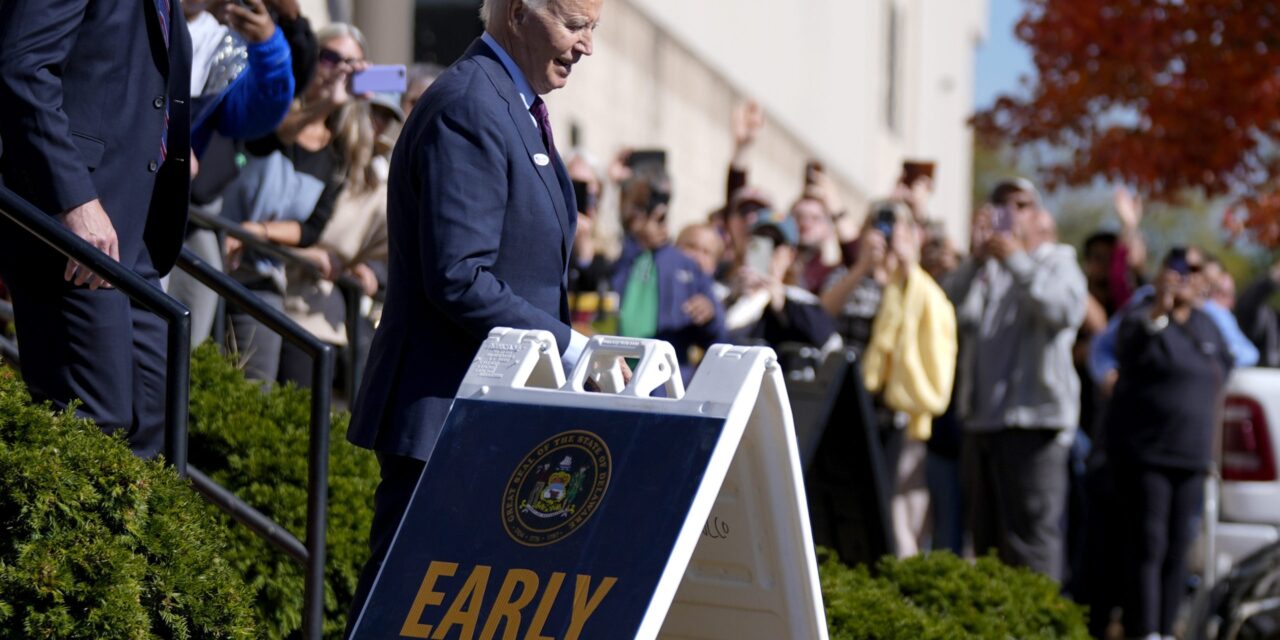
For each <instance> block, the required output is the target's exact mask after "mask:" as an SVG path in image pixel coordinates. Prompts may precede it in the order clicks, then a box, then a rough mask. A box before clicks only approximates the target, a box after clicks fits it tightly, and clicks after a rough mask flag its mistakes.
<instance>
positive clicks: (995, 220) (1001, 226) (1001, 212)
mask: <svg viewBox="0 0 1280 640" xmlns="http://www.w3.org/2000/svg"><path fill="white" fill-rule="evenodd" d="M991 228H992V230H994V231H995V232H996V233H1009V232H1011V231H1013V212H1011V211H1009V207H1007V206H1004V205H1000V206H997V207H995V211H993V212H992V213H991Z"/></svg>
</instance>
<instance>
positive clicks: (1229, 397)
mask: <svg viewBox="0 0 1280 640" xmlns="http://www.w3.org/2000/svg"><path fill="white" fill-rule="evenodd" d="M1219 434H1220V435H1219V442H1218V447H1219V449H1218V454H1217V456H1218V457H1217V462H1218V470H1219V474H1220V481H1219V482H1216V483H1211V485H1210V490H1209V492H1208V496H1207V498H1208V500H1207V504H1206V507H1207V509H1206V513H1205V515H1206V521H1205V523H1204V524H1205V526H1204V533H1205V535H1203V536H1202V537H1201V545H1200V548H1199V549H1198V551H1199V553H1197V554H1195V555H1196V556H1197V557H1196V558H1195V559H1194V561H1193V562H1194V563H1195V564H1198V565H1201V566H1200V567H1198V568H1199V569H1201V570H1206V571H1204V575H1205V577H1206V578H1208V579H1209V581H1211V582H1212V581H1213V579H1214V576H1223V575H1226V573H1227V572H1228V571H1229V570H1230V569H1231V567H1233V566H1234V565H1235V564H1236V563H1237V562H1239V561H1240V560H1241V559H1243V558H1244V557H1245V556H1247V555H1249V554H1250V553H1252V552H1254V551H1256V550H1257V549H1260V548H1262V547H1264V546H1266V545H1268V544H1272V543H1275V542H1276V541H1277V540H1280V464H1278V463H1280V369H1260V368H1251V369H1238V370H1236V371H1235V372H1234V373H1233V374H1232V375H1231V378H1230V379H1229V380H1228V381H1227V394H1226V400H1225V403H1224V405H1223V411H1222V425H1221V429H1220V430H1219ZM1214 485H1216V487H1215V486H1214ZM1215 489H1216V490H1215ZM1215 494H1216V495H1215ZM1215 512H1216V513H1217V517H1216V518H1214V517H1213V514H1214V513H1215ZM1210 550H1212V551H1211V552H1212V553H1213V555H1214V557H1215V559H1216V562H1215V563H1214V566H1213V567H1212V568H1210V567H1204V566H1203V558H1204V557H1205V554H1206V553H1209V552H1210ZM1209 569H1211V570H1209Z"/></svg>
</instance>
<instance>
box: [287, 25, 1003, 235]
mask: <svg viewBox="0 0 1280 640" xmlns="http://www.w3.org/2000/svg"><path fill="white" fill-rule="evenodd" d="M349 1H350V2H351V4H350V5H348V6H350V7H351V14H352V15H353V16H354V19H355V21H356V22H357V24H360V26H362V27H363V28H365V30H366V32H367V35H368V36H369V39H370V40H371V42H372V43H374V44H372V45H371V48H372V49H374V50H375V51H374V53H375V55H376V57H377V59H378V60H379V62H399V61H404V62H408V60H407V57H408V55H409V52H410V51H411V50H412V46H411V45H412V43H411V42H406V41H405V40H404V30H405V25H409V24H412V20H413V9H412V2H411V1H410V0H349ZM302 4H303V8H304V11H307V12H308V15H310V16H312V17H313V19H312V21H313V24H315V25H316V26H317V27H319V26H320V25H322V24H323V23H324V22H325V21H326V17H327V11H326V10H325V9H324V6H325V5H326V4H327V0H302ZM891 5H892V6H896V7H897V9H898V14H899V25H900V36H899V39H898V60H897V64H896V69H897V74H896V78H895V79H896V83H897V89H898V97H899V98H898V102H897V106H898V126H897V128H896V129H890V128H889V126H888V118H887V114H886V106H887V105H886V102H887V101H886V93H887V91H888V90H889V86H890V77H889V71H888V69H889V60H888V58H887V55H888V53H887V52H888V43H889V33H888V27H889V13H890V6H891ZM986 11H987V0H606V2H605V8H604V13H603V24H602V26H601V27H600V29H599V30H598V31H597V34H596V52H595V55H594V56H592V57H591V58H589V59H587V60H586V61H584V62H583V63H582V64H581V65H579V66H578V68H576V69H575V70H574V75H573V78H572V79H571V80H570V82H569V86H568V87H567V88H566V89H564V90H561V91H557V92H555V93H553V94H551V95H550V96H548V98H547V102H548V105H549V107H550V109H551V114H552V121H553V124H554V126H555V128H556V132H557V140H558V141H559V142H560V144H561V146H562V147H565V148H567V147H568V137H569V129H570V125H571V123H575V124H577V125H578V127H579V129H580V131H581V132H582V142H583V144H584V147H585V148H586V149H587V150H588V151H589V152H590V153H592V154H593V155H594V156H596V157H597V158H599V159H600V160H601V161H602V162H607V161H608V160H609V158H611V157H612V155H613V154H614V153H615V152H616V151H617V149H619V148H621V147H624V146H629V147H641V148H644V147H665V148H667V149H668V151H669V154H670V156H669V165H670V169H671V172H672V175H673V177H674V179H675V182H676V184H675V191H676V193H675V197H674V200H673V203H672V205H673V218H674V220H675V222H676V225H677V226H680V225H683V224H685V223H688V222H692V221H696V220H700V219H702V218H703V217H704V216H705V215H706V213H707V212H708V211H710V210H711V209H713V208H715V207H717V206H719V205H720V204H722V202H723V199H724V195H723V191H724V173H725V169H726V166H727V163H728V160H729V154H730V151H731V145H732V141H731V139H730V132H729V117H730V114H731V112H732V109H733V107H734V106H735V105H737V104H740V103H741V102H743V101H744V100H746V99H748V98H752V99H755V100H758V101H759V102H760V103H761V104H762V105H763V106H764V107H765V110H766V117H767V119H768V124H767V125H766V129H765V131H764V133H763V135H762V139H761V140H760V142H759V143H758V145H757V148H756V149H755V152H754V154H753V156H752V165H751V168H752V174H751V179H752V182H753V183H754V184H757V185H758V186H761V187H763V188H764V189H766V190H767V191H769V192H770V193H771V194H773V196H774V198H775V200H777V204H778V206H780V207H785V206H786V205H787V204H789V203H790V201H791V200H792V199H794V198H795V196H796V195H797V194H798V192H799V189H800V186H801V185H800V181H801V172H802V169H803V166H804V162H805V161H806V160H807V159H809V158H816V159H818V160H820V161H822V162H823V163H824V164H825V165H826V166H827V167H828V170H829V171H831V172H832V173H833V174H834V176H835V177H836V179H837V181H838V183H839V184H840V186H841V187H842V191H843V193H844V195H845V200H846V204H848V205H849V207H850V209H851V210H852V211H853V212H854V213H855V215H858V214H861V213H862V210H863V208H864V207H865V204H866V202H867V201H868V200H870V199H873V198H876V197H881V196H884V195H886V194H888V193H889V191H890V190H891V189H892V188H893V184H894V181H895V180H896V179H897V177H898V173H899V170H900V166H901V162H902V160H903V159H906V158H918V159H933V160H936V161H937V162H938V169H937V173H936V182H937V194H936V196H935V198H934V201H933V206H932V214H933V217H935V218H937V219H940V220H942V221H944V223H945V225H946V227H947V229H948V231H949V232H950V233H951V234H952V236H953V237H954V238H955V239H956V240H957V241H960V242H964V241H966V240H967V231H968V219H969V213H970V211H971V206H972V203H971V202H970V180H971V169H972V135H971V133H970V129H969V127H968V125H967V119H968V117H969V115H970V113H971V112H972V108H971V107H972V104H973V99H972V93H973V85H974V70H975V65H974V58H975V48H976V46H977V44H978V42H979V40H980V39H981V38H982V37H983V36H984V35H985V34H984V32H985V24H986V20H987V15H986ZM398 58H405V59H404V60H400V59H398ZM611 201H612V199H611V198H607V199H606V202H605V205H606V207H612V206H613V205H612V203H611ZM606 211H607V212H611V211H613V209H611V208H609V209H606ZM611 217H612V216H607V217H606V219H605V223H606V230H609V229H608V222H609V218H611Z"/></svg>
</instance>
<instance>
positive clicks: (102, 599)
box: [0, 367, 259, 640]
mask: <svg viewBox="0 0 1280 640" xmlns="http://www.w3.org/2000/svg"><path fill="white" fill-rule="evenodd" d="M0 527H3V531H2V532H0V637H4V638H86V639H89V638H92V639H94V640H100V639H114V638H121V639H125V638H127V639H130V640H133V639H142V638H178V639H184V638H192V639H198V638H258V637H259V635H258V633H257V631H256V629H255V625H254V622H253V617H254V616H253V614H252V612H251V610H250V606H249V598H248V592H247V589H246V587H245V585H244V582H243V581H242V580H241V579H240V576H239V575H238V573H237V572H235V571H234V570H233V569H232V568H231V567H230V566H229V565H228V563H227V562H226V560H224V559H223V558H224V556H223V552H224V551H225V549H226V540H225V530H224V529H222V528H221V527H219V526H218V525H217V523H216V522H215V520H214V519H213V517H212V514H211V512H210V511H209V508H208V506H207V505H206V503H205V502H204V500H203V499H202V498H200V496H198V495H197V494H196V493H195V492H194V491H192V490H191V489H190V487H189V486H188V485H187V484H186V483H185V482H183V481H182V480H180V479H179V478H178V477H177V475H175V474H174V473H173V472H172V470H171V469H167V468H165V467H164V466H163V465H162V464H161V463H160V462H146V461H143V460H140V459H138V458H136V457H134V456H133V454H132V453H131V452H130V451H129V448H128V446H126V445H125V443H124V442H123V440H122V439H119V438H113V437H107V436H104V435H102V433H101V432H100V431H99V430H98V429H97V427H95V426H94V425H93V423H91V422H89V421H88V420H83V419H79V418H76V417H74V415H73V414H72V413H70V412H67V413H55V412H54V411H52V410H51V409H50V408H49V407H48V406H47V405H34V404H32V402H31V399H30V397H29V396H28V395H27V392H26V390H25V388H24V386H23V384H22V383H21V382H20V381H19V380H18V379H17V377H16V376H15V375H14V373H13V372H12V371H11V370H9V369H7V368H4V367H0Z"/></svg>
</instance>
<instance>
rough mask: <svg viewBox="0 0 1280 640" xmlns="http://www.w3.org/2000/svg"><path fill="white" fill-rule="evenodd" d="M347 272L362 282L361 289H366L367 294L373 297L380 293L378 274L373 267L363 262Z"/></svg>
mask: <svg viewBox="0 0 1280 640" xmlns="http://www.w3.org/2000/svg"><path fill="white" fill-rule="evenodd" d="M347 272H348V273H350V274H351V277H353V278H355V279H356V281H357V282H359V283H360V289H361V290H362V291H364V294H365V295H366V296H369V297H371V298H372V297H373V295H374V294H376V293H378V274H376V273H374V272H373V268H372V267H370V266H369V265H367V264H365V263H363V262H361V263H359V264H356V265H355V266H353V267H351V268H350V269H348V270H347Z"/></svg>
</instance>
